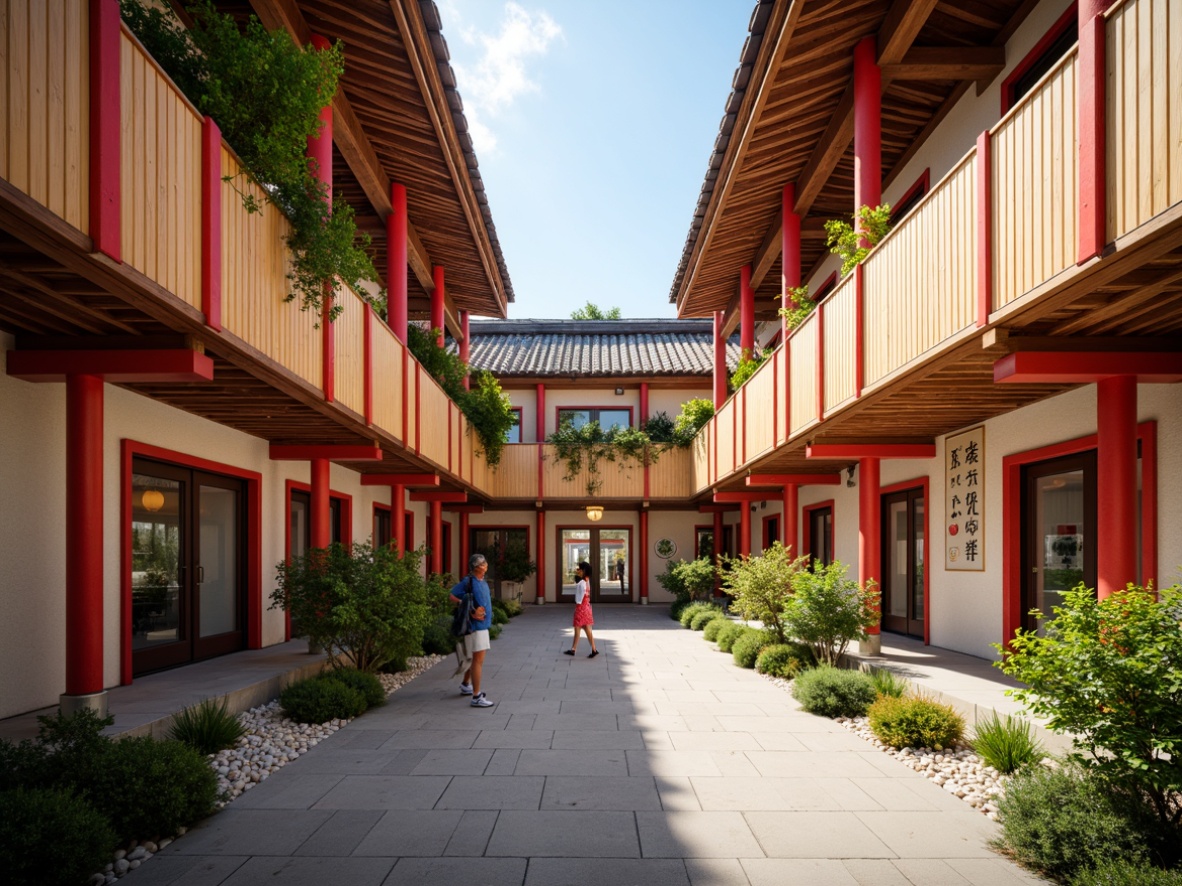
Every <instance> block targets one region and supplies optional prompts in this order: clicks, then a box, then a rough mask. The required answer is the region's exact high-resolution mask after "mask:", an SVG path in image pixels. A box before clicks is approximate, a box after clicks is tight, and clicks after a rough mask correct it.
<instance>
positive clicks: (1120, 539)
mask: <svg viewBox="0 0 1182 886" xmlns="http://www.w3.org/2000/svg"><path fill="white" fill-rule="evenodd" d="M1136 580H1137V379H1136V377H1135V376H1131V375H1118V376H1114V377H1112V378H1106V379H1103V380H1101V381H1099V382H1097V384H1096V593H1097V594H1098V595H1099V596H1100V598H1101V599H1103V598H1104V597H1108V596H1110V595H1112V594H1115V593H1117V592H1118V591H1123V590H1124V588H1125V585H1126V584H1127V583H1129V582H1135V581H1136Z"/></svg>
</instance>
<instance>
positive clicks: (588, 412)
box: [558, 407, 632, 431]
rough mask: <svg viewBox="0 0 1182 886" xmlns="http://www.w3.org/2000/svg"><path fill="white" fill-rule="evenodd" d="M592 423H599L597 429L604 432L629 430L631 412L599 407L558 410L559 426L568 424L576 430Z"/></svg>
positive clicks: (629, 410)
mask: <svg viewBox="0 0 1182 886" xmlns="http://www.w3.org/2000/svg"><path fill="white" fill-rule="evenodd" d="M593 421H595V422H599V427H600V428H602V429H603V430H605V431H606V430H609V429H611V428H630V427H632V410H631V409H606V408H599V407H594V408H587V409H559V410H558V424H559V425H561V424H562V423H563V422H570V423H571V425H572V426H573V427H575V428H576V429H578V428H581V427H582V426H583V425H585V424H590V423H591V422H593Z"/></svg>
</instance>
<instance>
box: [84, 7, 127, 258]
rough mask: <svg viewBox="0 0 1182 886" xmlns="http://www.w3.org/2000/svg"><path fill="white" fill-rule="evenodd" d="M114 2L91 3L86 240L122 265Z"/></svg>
mask: <svg viewBox="0 0 1182 886" xmlns="http://www.w3.org/2000/svg"><path fill="white" fill-rule="evenodd" d="M121 43H122V35H121V33H120V18H119V0H90V238H91V240H92V241H93V242H94V248H95V251H96V252H102V253H105V254H106V255H107V256H109V257H110V258H113V259H114V260H115V261H122V260H123V255H122V243H123V235H122V230H121V226H122V221H121V218H122V217H121V211H122V210H121V200H122V185H121V183H120V170H121V168H122V161H121V157H120V153H121V145H120V129H121V126H122V114H123V112H122V109H121V102H122V88H121V84H120V82H119V81H120V70H119V68H120V64H119V61H120V55H121Z"/></svg>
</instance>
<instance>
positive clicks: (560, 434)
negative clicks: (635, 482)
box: [546, 419, 670, 497]
mask: <svg viewBox="0 0 1182 886" xmlns="http://www.w3.org/2000/svg"><path fill="white" fill-rule="evenodd" d="M546 442H547V443H549V444H551V445H552V446H553V447H554V450H555V452H554V455H552V456H547V457H548V458H555V459H557V460H558V461H560V462H562V463H563V464H565V465H566V474H565V476H564V477H563V479H564V480H577V479H578V477H579V474H580V473H582V470H583V466H584V465H586V467H587V487H586V488H587V495H588V497H590V496H594V495H595V494H596V493H597V492H599V490H600V489H602V488H603V475H602V474H601V472H600V467H599V466H600V464H601V463H602V462H605V461H606V462H613V463H614V462H620V463H621V465H624V466H626V465H627V464H628V463H629V462H633V463H635V464H636V465H637V466H640V467H643V466H644V465H646V464H654V463H656V461H657V459H658V458H659V457H660V454H661V452H662V451H663V450H665V449H668V448H669V446H670V444H661V443H653V441H652V440H651V439H650V438H649V436H648V434H646V433H645V432H644V431H642V430H641V429H640V428H620V427H612V428H610V429H609V430H607V431H604V430H603V429H602V428H600V427H599V422H597V421H592V422H587V423H586V424H585V425H582V426H581V427H578V428H576V427H575V425H574V422H572V421H570V420H569V419H567V420H565V421H563V422H562V423H561V424H560V425H559V426H558V430H557V431H555V432H554V433H553V434H551V435H550V436H549V437H548V438H547V439H546Z"/></svg>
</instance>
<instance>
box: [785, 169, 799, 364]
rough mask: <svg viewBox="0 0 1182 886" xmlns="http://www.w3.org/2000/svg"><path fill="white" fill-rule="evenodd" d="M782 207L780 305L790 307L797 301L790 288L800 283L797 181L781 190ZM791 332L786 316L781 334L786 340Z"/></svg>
mask: <svg viewBox="0 0 1182 886" xmlns="http://www.w3.org/2000/svg"><path fill="white" fill-rule="evenodd" d="M780 209H781V210H782V215H783V217H784V224H783V227H782V228H781V229H780V306H781V307H785V308H788V307H793V306H794V305H795V301H793V299H791V298H789V296H788V290H789V289H795V288H796V287H798V286H799V285H800V213H798V212H797V211H796V184H795V183H792V182H790V183H789V184H786V185H784V189H783V190H782V191H781V192H780ZM789 302H792V304H789ZM791 333H792V330H791V329H789V328H788V318H787V317H784V318H783V320H782V322H781V324H780V334H781V336H782V338H783V340H784V341H785V342H787V341H788V336H789V335H791Z"/></svg>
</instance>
